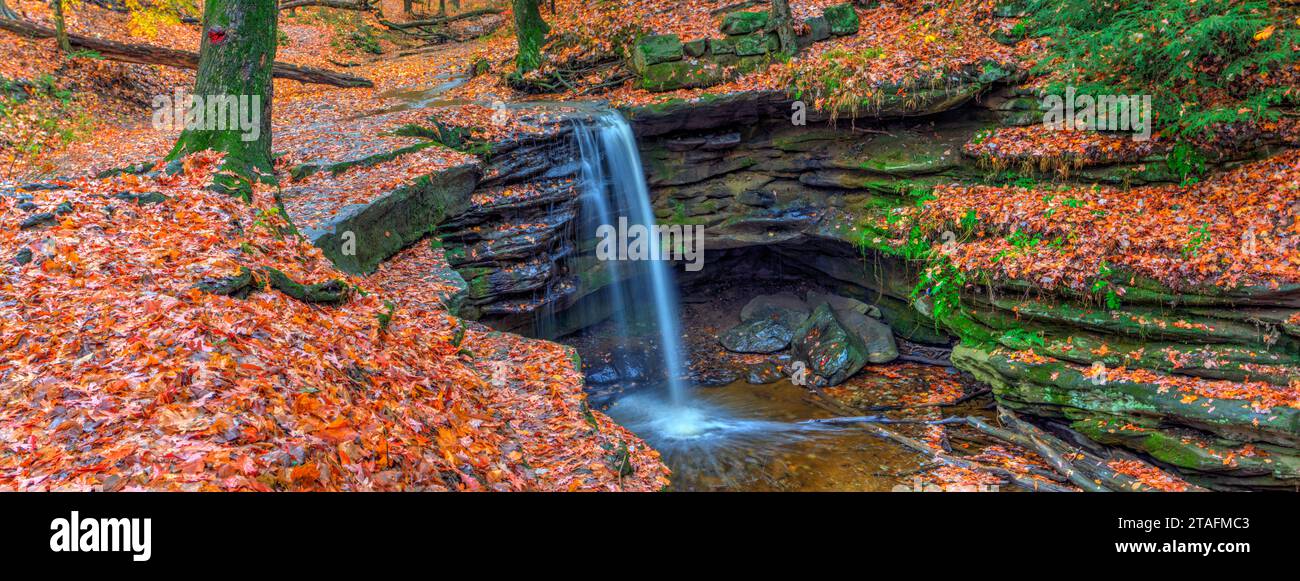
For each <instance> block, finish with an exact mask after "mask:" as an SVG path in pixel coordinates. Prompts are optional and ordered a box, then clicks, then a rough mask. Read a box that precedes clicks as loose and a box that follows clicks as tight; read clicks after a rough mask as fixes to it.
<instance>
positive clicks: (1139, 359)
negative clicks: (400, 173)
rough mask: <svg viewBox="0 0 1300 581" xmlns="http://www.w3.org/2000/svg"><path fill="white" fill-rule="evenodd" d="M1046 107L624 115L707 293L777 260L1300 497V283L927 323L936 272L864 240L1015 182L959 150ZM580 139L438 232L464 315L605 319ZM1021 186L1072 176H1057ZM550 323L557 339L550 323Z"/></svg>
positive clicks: (1106, 171) (1034, 396) (1109, 172)
mask: <svg viewBox="0 0 1300 581" xmlns="http://www.w3.org/2000/svg"><path fill="white" fill-rule="evenodd" d="M1031 108H1032V103H1027V102H1026V100H1025V99H1024V98H1023V95H1018V94H1016V93H1015V92H1014V91H1005V90H1004V91H1001V92H999V93H996V94H993V95H988V96H986V98H984V99H982V100H981V101H980V102H978V103H974V104H970V105H968V106H963V107H957V108H956V109H953V110H950V111H947V112H943V113H939V114H931V115H926V116H921V117H908V116H904V115H905V114H907V113H908V111H901V112H898V113H899V115H894V116H891V117H892V119H875V120H864V119H858V120H857V121H856V122H854V121H848V120H840V121H839V122H838V123H831V122H829V121H828V120H826V119H824V118H816V117H815V116H814V117H813V118H810V119H808V123H807V124H806V125H796V124H794V123H792V121H791V117H790V114H791V111H792V109H791V103H790V101H789V100H788V99H785V98H783V97H781V96H779V95H773V94H761V93H760V94H743V95H738V96H734V97H726V98H720V99H715V100H712V101H708V102H702V103H692V104H687V103H678V104H670V105H667V106H657V107H653V108H643V109H637V110H629V111H626V114H627V116H628V118H629V120H630V121H631V123H632V124H633V126H634V127H635V129H636V131H637V132H638V134H639V139H640V148H641V153H642V160H643V163H644V165H645V170H646V174H647V180H648V183H649V185H650V187H651V192H652V197H653V205H654V208H655V213H656V216H657V217H658V219H659V221H660V223H667V224H681V225H703V226H704V233H705V240H704V248H705V250H706V258H705V262H704V265H705V266H704V270H703V271H701V272H699V273H690V272H685V271H680V270H679V272H678V279H679V281H680V282H681V283H682V284H684V285H699V284H707V280H708V277H709V276H710V274H709V273H710V271H711V270H712V269H721V268H725V267H726V265H728V264H729V263H732V262H734V261H736V260H738V258H739V257H742V256H746V255H749V256H751V258H752V254H751V253H752V252H753V251H755V249H762V250H763V252H765V253H768V254H766V255H765V256H772V257H775V260H777V261H779V262H780V266H781V269H782V270H783V272H785V273H786V274H787V275H788V274H789V273H791V272H793V273H798V275H799V276H805V277H808V278H810V279H812V280H814V281H815V282H816V284H817V285H818V286H820V287H822V288H826V289H829V290H832V291H834V292H836V293H839V294H841V295H844V296H849V297H853V298H857V299H860V300H862V301H865V302H868V303H871V304H874V305H877V306H878V307H879V308H880V311H881V313H882V315H883V317H882V318H883V319H884V320H885V321H886V322H887V323H889V325H890V326H891V327H892V328H893V330H894V332H895V334H896V335H897V336H899V337H902V338H904V339H908V340H910V341H913V342H918V343H924V344H930V345H943V346H953V347H954V349H953V352H952V357H951V361H952V364H953V365H954V366H956V367H958V368H959V369H962V370H964V371H967V372H970V373H971V374H973V375H974V376H975V377H977V378H978V379H980V380H981V381H984V382H987V383H988V384H990V385H991V386H992V387H993V390H994V394H995V396H996V398H997V400H998V403H999V404H1000V405H1002V406H1005V407H1007V408H1010V409H1013V410H1016V411H1018V412H1023V413H1025V414H1029V415H1032V416H1034V417H1036V418H1038V421H1040V423H1043V424H1044V425H1048V426H1050V427H1052V428H1054V429H1057V430H1059V431H1061V432H1062V433H1068V434H1069V435H1070V436H1071V437H1073V438H1075V441H1076V443H1077V444H1078V445H1080V446H1102V445H1108V446H1121V447H1124V448H1126V449H1129V450H1132V451H1136V452H1139V453H1142V454H1144V455H1146V456H1148V457H1150V458H1152V459H1154V460H1156V461H1158V462H1160V463H1162V464H1164V465H1166V466H1170V467H1173V468H1175V469H1176V470H1178V471H1179V472H1181V473H1183V474H1185V475H1187V476H1189V477H1190V478H1191V479H1193V480H1196V481H1198V482H1200V483H1203V484H1206V485H1209V486H1213V487H1223V488H1232V487H1251V488H1261V487H1264V488H1267V487H1277V488H1293V487H1294V486H1295V485H1296V483H1297V482H1300V408H1297V407H1293V406H1295V405H1300V403H1298V402H1296V401H1291V400H1290V399H1288V397H1287V395H1286V394H1287V393H1290V392H1291V391H1294V390H1295V386H1296V385H1297V384H1300V375H1297V373H1296V369H1297V367H1300V326H1297V325H1296V324H1295V323H1294V322H1288V319H1290V320H1291V321H1294V320H1295V319H1293V318H1292V317H1293V316H1294V315H1295V313H1297V311H1298V310H1300V287H1297V286H1294V285H1292V286H1282V287H1279V288H1241V289H1235V290H1220V289H1201V290H1190V291H1189V290H1186V289H1182V290H1178V291H1175V290H1171V289H1169V288H1166V287H1164V286H1162V285H1160V284H1158V283H1156V282H1154V281H1149V280H1143V279H1140V278H1138V277H1134V278H1133V279H1132V280H1130V281H1129V285H1128V295H1127V296H1126V297H1125V300H1124V302H1123V304H1122V305H1121V306H1118V307H1116V308H1107V307H1106V306H1105V305H1104V304H1099V302H1098V301H1097V300H1095V298H1094V297H1090V296H1077V295H1070V294H1063V293H1054V292H1045V291H1041V290H1039V289H1038V288H1037V287H1038V285H1037V284H1035V283H1033V282H1032V281H1015V280H1012V281H991V280H987V279H980V280H976V279H975V278H972V279H971V280H969V282H968V284H967V285H966V286H965V288H964V289H963V290H962V292H961V297H960V298H961V301H960V313H961V315H962V316H960V317H945V318H944V322H943V323H938V322H936V321H935V320H934V319H933V318H931V316H932V314H933V309H934V306H933V304H932V301H931V299H930V298H929V297H927V295H926V294H925V293H923V292H922V293H916V292H914V289H915V288H916V287H917V282H918V278H919V276H920V273H921V271H922V269H923V268H924V266H925V265H924V264H923V263H922V262H921V261H919V260H915V259H914V257H909V256H907V254H906V253H905V252H901V253H900V252H897V251H895V250H891V249H889V248H888V241H886V240H882V239H881V237H880V236H879V233H878V232H879V231H878V230H876V229H873V228H871V227H870V224H872V223H874V222H878V221H879V220H880V219H881V218H882V217H884V218H885V219H888V217H889V216H890V215H891V214H892V213H893V212H894V211H895V210H896V209H898V208H904V207H913V206H915V205H916V204H918V203H922V202H924V201H925V200H926V197H927V194H928V192H929V190H930V188H932V187H933V186H934V185H935V184H940V183H953V182H972V183H973V182H979V181H987V180H990V179H993V180H1005V179H1009V178H1008V177H1007V176H1006V175H1004V174H1005V171H1004V170H1001V169H997V168H993V167H990V166H989V165H988V164H987V163H985V162H982V161H981V160H979V159H977V158H975V157H972V156H970V155H966V154H963V145H965V144H967V143H969V142H971V141H972V140H973V139H976V136H977V135H978V134H979V133H980V132H981V131H982V130H985V129H989V128H993V127H997V126H1005V125H1008V124H1015V123H1022V122H1024V119H1026V118H1028V116H1027V113H1026V112H1027V111H1029V110H1030V109H1031ZM911 113H932V111H911ZM571 141H572V138H571V137H569V136H567V134H565V133H564V132H563V131H557V132H556V133H555V134H554V135H553V136H551V137H550V138H549V139H548V140H539V141H536V142H534V143H531V144H528V145H519V146H514V147H511V148H508V149H505V150H503V151H502V152H501V153H499V154H495V155H494V156H493V158H492V164H493V165H494V166H495V169H490V170H489V171H488V174H487V175H488V176H489V177H488V178H487V179H486V180H485V186H484V187H483V188H480V191H479V195H481V199H482V202H485V203H481V204H476V205H475V206H476V207H475V209H474V210H471V211H468V212H466V213H463V214H461V215H460V216H458V217H456V218H454V219H453V220H452V221H451V222H450V223H449V224H447V225H444V227H443V228H442V229H441V232H442V233H443V240H444V241H445V243H446V244H447V245H448V249H449V250H448V256H449V259H450V260H451V262H452V264H453V266H454V267H456V268H457V269H458V270H459V271H460V273H461V274H462V275H463V276H464V277H465V279H466V280H467V281H468V282H469V284H470V290H469V292H468V295H467V297H466V299H465V305H466V307H465V309H466V310H465V311H463V312H466V313H467V314H469V315H471V316H475V317H478V318H481V319H482V320H484V321H487V322H489V323H491V324H493V325H495V326H498V327H499V328H504V329H512V330H520V331H524V332H529V333H543V334H545V333H549V334H562V333H565V332H569V331H573V330H576V329H579V328H582V327H583V326H586V325H589V324H592V323H595V322H598V321H599V320H601V319H602V318H604V317H606V316H607V315H608V313H607V312H606V311H603V310H602V309H603V308H607V303H608V301H602V300H600V297H601V291H602V289H603V288H604V287H605V286H607V285H608V283H609V282H610V281H609V277H608V276H607V274H606V273H605V271H604V269H603V268H602V265H601V263H600V262H599V261H596V260H594V259H593V258H592V255H591V252H590V245H591V241H582V240H577V239H576V237H574V236H573V235H572V232H573V228H574V222H575V220H576V218H577V206H576V199H577V191H578V190H577V188H575V187H574V186H575V184H574V180H575V178H576V176H577V170H576V167H575V165H574V148H573V144H572V142H571ZM1225 163H1231V162H1225ZM1160 167H1163V162H1162V160H1161V159H1160V158H1158V157H1155V156H1152V157H1151V158H1150V159H1145V158H1134V159H1116V160H1112V161H1106V160H1102V161H1101V162H1095V163H1091V164H1090V165H1089V166H1088V167H1086V168H1082V169H1081V170H1080V171H1075V172H1072V173H1071V174H1070V175H1069V176H1068V178H1066V179H1067V180H1068V181H1071V182H1076V183H1121V184H1142V183H1153V182H1162V181H1169V180H1173V179H1175V178H1174V177H1173V176H1172V175H1170V174H1169V173H1168V172H1163V171H1161V170H1160V169H1159V168H1160ZM1040 169H1041V170H1042V171H1039V170H1040ZM1018 175H1019V176H1020V178H1022V179H1025V178H1028V179H1058V180H1059V179H1060V176H1059V174H1055V173H1052V172H1051V168H1023V169H1022V170H1020V172H1019V173H1018ZM484 188H486V189H484ZM539 314H545V315H546V318H548V319H551V320H554V321H556V322H557V324H556V325H555V326H553V327H551V328H548V329H539V328H537V326H536V325H535V321H536V320H537V318H538V316H539ZM686 324H689V321H687V322H686ZM1027 337H1029V338H1031V339H1029V340H1026V338H1027ZM1098 370H1101V371H1102V373H1098ZM1106 370H1110V371H1111V373H1110V374H1109V376H1107V375H1106V374H1105V373H1104V372H1105V371H1106ZM1121 371H1122V372H1121ZM1207 400H1209V405H1207Z"/></svg>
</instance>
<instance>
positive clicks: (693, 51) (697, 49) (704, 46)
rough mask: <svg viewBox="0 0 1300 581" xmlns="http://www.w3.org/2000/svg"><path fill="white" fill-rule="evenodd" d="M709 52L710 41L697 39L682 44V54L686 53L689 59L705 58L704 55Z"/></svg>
mask: <svg viewBox="0 0 1300 581" xmlns="http://www.w3.org/2000/svg"><path fill="white" fill-rule="evenodd" d="M708 50H709V41H708V39H704V38H697V39H695V40H690V41H687V42H683V43H682V52H683V53H685V54H686V56H688V57H695V58H699V57H702V56H704V53H706V52H708Z"/></svg>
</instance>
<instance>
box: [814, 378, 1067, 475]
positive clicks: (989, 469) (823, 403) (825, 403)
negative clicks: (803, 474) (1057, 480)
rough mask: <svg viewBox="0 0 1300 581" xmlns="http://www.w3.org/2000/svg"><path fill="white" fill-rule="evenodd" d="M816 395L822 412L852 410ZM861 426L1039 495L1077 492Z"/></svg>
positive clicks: (942, 460) (933, 457) (874, 426)
mask: <svg viewBox="0 0 1300 581" xmlns="http://www.w3.org/2000/svg"><path fill="white" fill-rule="evenodd" d="M813 394H814V395H815V396H816V397H814V398H812V399H811V400H810V401H811V403H813V404H814V405H816V406H818V407H820V408H822V409H825V410H827V411H829V412H831V413H844V412H846V411H848V408H847V407H845V406H843V405H842V404H840V403H838V402H836V401H835V400H834V399H832V398H830V397H829V396H827V395H826V394H825V392H823V391H821V390H820V389H816V388H814V391H813ZM865 417H869V418H874V417H877V416H865ZM829 419H833V418H829ZM952 419H953V418H945V420H919V421H921V422H927V421H928V422H945V421H946V420H952ZM957 419H959V420H961V421H962V422H965V421H966V418H957ZM822 423H826V422H822ZM946 423H957V422H951V421H948V422H946ZM857 426H858V427H860V428H861V429H863V430H866V431H868V432H870V433H872V434H873V435H875V436H876V437H879V438H883V439H886V440H890V441H892V442H895V443H897V444H901V445H902V446H903V447H904V448H907V449H909V450H912V451H914V452H918V453H920V454H924V455H927V456H929V457H930V458H931V460H932V461H934V462H940V463H943V464H947V465H949V466H955V467H957V468H963V469H965V470H971V471H974V472H984V473H987V474H991V475H993V476H996V477H998V478H1001V479H1003V480H1005V481H1007V482H1010V483H1012V484H1015V485H1016V486H1019V487H1021V488H1023V489H1025V490H1030V491H1036V492H1074V489H1071V488H1067V487H1065V486H1060V485H1057V484H1054V483H1052V482H1043V481H1041V480H1038V479H1035V478H1031V477H1028V476H1021V475H1019V474H1016V473H1014V472H1012V471H1010V470H1007V469H1005V468H1000V467H997V466H986V465H984V464H980V463H977V462H972V461H969V460H965V459H962V458H958V457H956V456H953V455H952V454H950V453H948V452H945V451H943V450H939V449H936V448H934V447H933V446H930V445H928V444H926V443H924V442H921V441H919V440H916V439H914V438H909V437H907V436H904V435H903V434H900V433H898V432H895V431H893V430H890V429H888V428H884V427H881V426H879V425H877V424H876V423H869V422H857Z"/></svg>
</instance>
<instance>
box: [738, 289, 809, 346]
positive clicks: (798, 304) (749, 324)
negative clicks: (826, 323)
mask: <svg viewBox="0 0 1300 581" xmlns="http://www.w3.org/2000/svg"><path fill="white" fill-rule="evenodd" d="M807 318H808V307H807V305H805V304H804V302H803V301H802V300H800V299H799V297H797V296H795V295H794V294H792V293H781V294H775V295H759V296H757V297H754V298H753V299H751V300H750V301H749V303H748V304H746V305H745V308H744V309H742V310H741V311H740V320H741V323H740V324H739V325H736V326H735V327H732V328H730V329H728V330H726V331H724V332H723V333H722V334H721V335H719V336H718V342H719V343H722V346H723V347H726V348H727V350H728V351H733V352H736V353H775V352H777V351H780V350H782V349H785V348H787V347H789V346H790V340H791V339H792V338H793V337H794V331H795V329H796V328H798V326H799V325H800V324H802V323H803V321H804V320H805V319H807Z"/></svg>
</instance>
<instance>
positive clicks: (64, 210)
mask: <svg viewBox="0 0 1300 581" xmlns="http://www.w3.org/2000/svg"><path fill="white" fill-rule="evenodd" d="M54 213H55V214H59V215H63V214H71V213H72V202H62V203H60V204H59V205H58V207H56V208H54Z"/></svg>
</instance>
